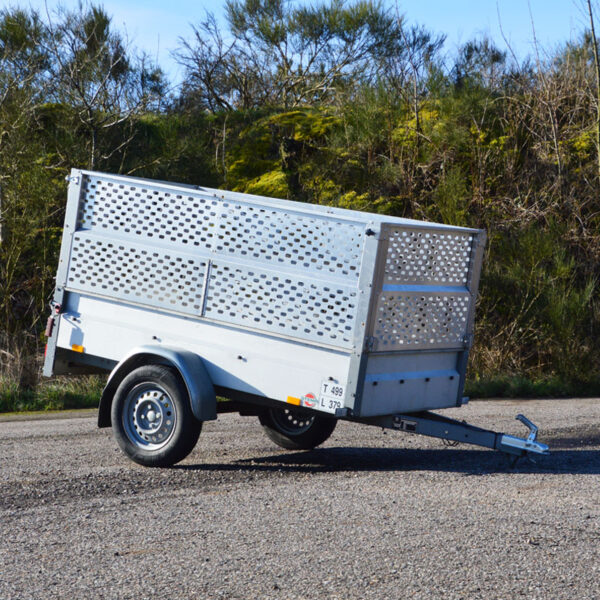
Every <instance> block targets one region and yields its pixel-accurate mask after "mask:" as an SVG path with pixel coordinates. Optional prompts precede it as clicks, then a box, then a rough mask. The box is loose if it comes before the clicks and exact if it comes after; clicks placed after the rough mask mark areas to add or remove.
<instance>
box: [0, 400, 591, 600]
mask: <svg viewBox="0 0 600 600" xmlns="http://www.w3.org/2000/svg"><path fill="white" fill-rule="evenodd" d="M518 412H524V413H525V414H526V415H527V416H528V417H530V418H531V419H532V420H533V421H534V422H536V423H537V424H538V425H539V426H540V440H541V441H544V442H546V443H548V444H550V445H551V448H552V450H553V453H552V454H551V455H550V456H548V457H540V458H539V459H538V462H537V464H535V465H534V464H531V463H529V462H527V461H521V462H520V463H519V464H518V465H517V466H516V467H515V468H514V469H511V468H510V466H509V465H508V461H507V459H506V458H505V457H503V456H502V455H500V454H498V453H495V452H492V451H488V450H482V449H478V448H475V447H472V446H457V447H451V448H448V447H445V446H444V445H443V444H442V443H441V441H440V440H434V439H429V438H423V437H419V436H415V435H410V434H402V433H396V432H388V433H387V434H383V433H382V431H381V430H380V429H376V428H371V427H366V426H360V425H354V424H349V423H340V424H339V425H338V428H337V429H336V431H335V432H334V434H333V436H332V437H331V438H330V440H329V441H328V442H326V443H325V444H324V446H323V447H321V448H319V449H317V450H314V451H312V452H296V453H289V452H285V451H283V450H280V449H279V448H277V447H276V446H273V445H272V444H271V442H269V441H268V440H267V438H266V437H265V436H264V435H263V434H262V431H261V429H260V426H259V425H258V423H257V420H256V419H254V418H243V417H238V416H236V415H223V416H222V417H220V418H219V420H218V421H216V422H211V423H207V424H205V427H204V431H203V432H202V435H201V436H200V442H199V444H198V446H197V447H196V449H195V451H194V452H193V453H192V455H191V456H190V457H188V459H186V460H185V461H184V462H183V463H182V464H181V465H180V466H179V467H177V468H174V469H162V470H156V469H145V468H143V467H140V466H137V465H135V464H134V463H131V462H129V461H128V460H127V459H126V458H125V457H124V456H123V455H122V454H121V453H120V452H119V451H118V450H117V449H116V444H115V443H114V441H113V440H112V439H111V433H110V430H98V429H96V427H95V418H94V416H90V413H89V412H88V413H85V414H84V415H83V416H81V417H74V415H73V414H69V415H67V418H64V419H52V420H16V419H11V420H5V421H4V422H0V456H1V457H2V468H1V472H0V599H2V600H4V599H7V600H8V599H12V598H14V599H17V598H18V599H19V600H25V599H28V598H32V599H36V600H37V599H43V598H84V597H85V598H111V599H112V598H136V599H143V598H182V599H183V598H185V599H190V598H202V599H204V598H228V599H253V598H260V599H271V598H272V599H278V600H281V599H287V598H319V599H322V598H339V599H343V600H351V599H363V598H378V599H386V600H387V599H395V598H406V597H408V598H427V599H431V598H445V599H453V598H468V599H470V598H486V599H491V598H503V599H514V598H519V597H527V598H528V599H529V600H533V599H553V600H554V599H569V600H572V599H574V598H577V600H585V599H590V598H600V572H599V571H600V556H599V554H600V550H599V548H600V486H599V477H598V476H599V474H600V427H599V423H600V400H598V399H585V400H579V399H578V400H560V401H550V400H546V401H532V402H527V403H524V402H523V403H521V402H518V401H494V402H489V401H488V402H477V403H472V404H471V405H469V406H468V407H465V408H463V409H460V410H453V411H444V414H448V415H450V416H455V417H459V418H461V419H466V420H468V421H469V422H471V423H474V424H477V425H481V426H483V427H490V428H496V429H500V430H504V431H505V432H507V433H519V434H521V433H523V432H524V431H525V430H524V428H523V427H522V426H521V425H520V424H519V423H517V422H514V421H513V419H514V416H515V415H516V414H517V413H518Z"/></svg>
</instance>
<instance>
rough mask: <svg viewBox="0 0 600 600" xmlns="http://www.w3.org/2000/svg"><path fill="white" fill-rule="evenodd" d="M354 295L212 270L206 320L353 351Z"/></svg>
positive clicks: (282, 278) (280, 278) (265, 275)
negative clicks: (348, 348) (217, 320)
mask: <svg viewBox="0 0 600 600" xmlns="http://www.w3.org/2000/svg"><path fill="white" fill-rule="evenodd" d="M356 295H357V292H356V289H353V288H351V287H348V286H341V285H335V284H334V285H328V284H324V283H322V282H318V281H314V280H312V281H311V280H307V279H300V278H298V277H292V276H289V275H277V274H275V273H273V272H272V271H264V270H261V269H255V268H248V267H244V266H235V265H231V264H224V263H223V264H217V263H215V264H213V266H212V268H211V272H210V284H209V286H208V294H207V299H206V313H205V314H206V316H207V317H211V318H214V319H219V320H222V321H226V322H228V323H236V324H239V325H245V326H248V327H254V328H259V329H263V330H267V331H272V332H275V333H281V334H285V335H290V336H294V337H302V338H304V339H307V340H314V341H319V342H323V343H327V344H331V345H337V346H342V347H350V346H351V344H352V331H353V329H354V320H355V312H356Z"/></svg>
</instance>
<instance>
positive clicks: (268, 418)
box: [258, 407, 337, 450]
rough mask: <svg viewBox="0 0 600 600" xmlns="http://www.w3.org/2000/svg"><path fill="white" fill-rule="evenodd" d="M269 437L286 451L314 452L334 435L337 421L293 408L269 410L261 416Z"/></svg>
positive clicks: (261, 422)
mask: <svg viewBox="0 0 600 600" xmlns="http://www.w3.org/2000/svg"><path fill="white" fill-rule="evenodd" d="M258 420H259V421H260V424H261V425H262V426H263V429H264V430H265V433H266V434H267V437H268V438H269V439H270V440H271V441H273V442H275V443H276V444H277V445H278V446H281V447H282V448H285V449H286V450H312V448H315V447H316V446H319V445H320V444H322V443H323V442H324V441H325V440H326V439H327V438H329V436H330V435H331V434H332V433H333V430H334V429H335V426H336V425H337V419H334V418H328V417H321V416H319V415H315V414H314V413H308V412H305V411H301V410H295V409H293V408H287V407H286V408H268V409H265V410H264V411H263V412H262V413H261V414H260V415H259V416H258Z"/></svg>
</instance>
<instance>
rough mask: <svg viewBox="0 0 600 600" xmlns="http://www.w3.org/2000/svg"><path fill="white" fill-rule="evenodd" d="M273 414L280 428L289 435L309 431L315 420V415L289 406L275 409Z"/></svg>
mask: <svg viewBox="0 0 600 600" xmlns="http://www.w3.org/2000/svg"><path fill="white" fill-rule="evenodd" d="M271 414H272V415H273V420H274V421H275V422H276V424H277V426H278V427H279V428H280V430H281V431H283V432H285V433H287V434H288V435H298V434H300V433H304V432H305V431H308V430H309V429H310V428H311V427H312V425H313V423H314V421H315V417H314V415H311V414H308V413H305V412H303V411H299V410H292V409H289V408H284V409H274V410H273V411H272V413H271Z"/></svg>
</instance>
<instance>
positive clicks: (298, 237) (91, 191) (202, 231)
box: [78, 175, 364, 281]
mask: <svg viewBox="0 0 600 600" xmlns="http://www.w3.org/2000/svg"><path fill="white" fill-rule="evenodd" d="M83 195H84V201H83V202H82V203H81V208H80V211H79V219H78V229H80V230H92V231H95V232H105V233H107V234H117V235H119V236H126V237H134V238H139V239H145V240H148V241H152V240H156V241H158V242H160V243H164V244H169V245H175V246H180V247H183V248H196V249H198V250H199V251H201V252H202V251H204V252H210V253H212V254H223V255H225V256H228V257H232V258H242V259H244V258H246V259H251V260H252V261H253V262H256V261H259V262H262V263H265V264H268V265H272V266H273V267H290V268H292V269H297V268H298V269H301V270H302V271H314V272H315V273H323V275H326V276H327V277H335V278H341V279H350V280H353V281H355V280H357V279H358V276H359V272H360V260H361V256H362V248H363V235H364V225H363V224H361V223H353V222H349V221H343V220H340V219H335V218H331V217H327V216H325V215H319V214H315V215H313V214H310V215H307V214H298V213H295V212H293V211H286V210H281V209H276V208H272V207H267V206H260V205H254V204H252V203H242V202H228V201H226V200H223V199H220V198H216V197H211V196H209V195H207V194H203V193H201V192H195V191H190V192H189V194H183V193H177V191H171V190H169V189H168V188H162V189H161V187H160V186H152V185H146V186H144V185H143V184H142V185H140V184H126V183H122V182H119V181H111V180H110V179H107V178H105V177H99V176H92V175H88V176H86V178H85V180H84V187H83Z"/></svg>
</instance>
